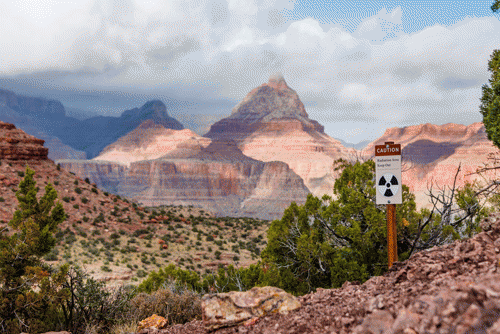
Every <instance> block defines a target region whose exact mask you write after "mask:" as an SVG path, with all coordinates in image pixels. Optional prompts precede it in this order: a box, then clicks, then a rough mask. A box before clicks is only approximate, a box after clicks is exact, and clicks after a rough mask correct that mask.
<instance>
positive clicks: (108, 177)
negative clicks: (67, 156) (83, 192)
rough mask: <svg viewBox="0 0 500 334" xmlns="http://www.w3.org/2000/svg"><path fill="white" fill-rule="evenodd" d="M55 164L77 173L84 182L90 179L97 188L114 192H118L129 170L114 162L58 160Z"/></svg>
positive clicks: (123, 165)
mask: <svg viewBox="0 0 500 334" xmlns="http://www.w3.org/2000/svg"><path fill="white" fill-rule="evenodd" d="M55 162H56V164H60V165H61V167H62V168H64V169H66V170H67V171H70V172H72V173H75V175H76V176H78V177H80V178H81V179H82V180H85V179H86V178H89V180H90V181H91V183H95V184H96V185H97V187H99V188H101V189H107V190H108V191H112V192H116V190H117V187H118V185H119V183H120V182H121V180H122V179H123V178H124V177H125V174H126V170H127V166H126V165H125V164H120V163H117V162H113V161H93V160H56V161H55Z"/></svg>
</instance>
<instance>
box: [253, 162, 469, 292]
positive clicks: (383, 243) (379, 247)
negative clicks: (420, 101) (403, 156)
mask: <svg viewBox="0 0 500 334" xmlns="http://www.w3.org/2000/svg"><path fill="white" fill-rule="evenodd" d="M335 163H336V169H337V170H342V172H341V175H340V176H339V178H338V179H337V180H336V181H335V184H334V195H335V197H336V198H335V199H334V198H332V197H331V196H327V195H325V196H323V197H322V198H321V199H320V198H318V197H315V196H313V195H309V196H308V197H307V200H306V202H305V204H304V205H297V204H295V203H292V204H291V205H290V207H289V208H287V209H286V210H285V212H284V214H283V217H282V218H281V219H280V220H275V221H273V222H272V223H271V226H270V228H269V230H268V235H267V237H268V244H267V247H266V248H265V250H264V251H263V252H262V259H263V261H264V262H265V263H266V264H267V265H268V266H269V270H270V272H271V273H272V274H267V275H264V276H263V277H262V279H261V283H263V284H269V285H274V286H279V287H281V288H283V289H285V290H287V291H290V292H294V293H296V294H303V293H307V292H309V291H311V290H312V289H314V288H317V287H323V288H331V287H340V286H341V285H342V284H343V283H344V282H345V281H361V282H363V281H365V280H367V279H368V278H369V277H371V276H377V275H381V274H383V273H384V272H386V271H387V269H388V263H387V228H386V224H387V221H386V211H385V210H386V206H385V205H377V204H376V201H375V197H376V193H375V191H376V189H375V175H374V174H375V163H374V162H373V160H368V161H366V162H363V163H361V162H359V161H357V162H356V163H354V164H351V163H347V162H346V161H343V160H338V161H336V162H335ZM402 192H403V193H402V199H403V201H402V204H399V205H397V206H396V229H397V248H398V255H399V256H398V260H399V261H404V260H406V259H408V258H409V257H410V256H411V255H412V253H413V252H415V251H419V250H423V249H427V248H431V247H433V246H439V245H443V244H445V243H448V242H451V241H453V240H455V239H459V238H460V237H461V236H460V234H459V229H460V223H459V222H457V221H454V222H452V221H450V222H449V223H446V222H447V220H443V219H442V217H441V216H442V214H441V213H442V212H445V211H444V210H437V209H436V207H437V205H438V203H436V204H435V205H434V207H433V209H432V210H428V209H422V210H420V211H417V209H416V203H415V195H414V194H412V193H411V192H410V190H409V188H408V187H407V186H406V185H404V184H403V185H402ZM459 194H460V196H459V206H460V207H464V208H465V207H467V208H470V207H471V206H470V205H469V204H470V203H473V201H472V200H471V198H470V197H471V194H470V192H468V191H465V192H464V191H462V192H459ZM454 198H455V196H453V195H452V197H451V200H454ZM473 204H474V203H473ZM444 205H445V206H446V207H448V206H449V205H450V202H446V203H444ZM440 212H441V213H440ZM446 212H448V211H446ZM477 214H478V212H477V211H473V212H472V211H471V212H470V213H467V215H464V216H462V218H465V219H473V218H474V215H477ZM445 223H446V224H445Z"/></svg>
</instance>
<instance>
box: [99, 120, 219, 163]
mask: <svg viewBox="0 0 500 334" xmlns="http://www.w3.org/2000/svg"><path fill="white" fill-rule="evenodd" d="M210 142H211V140H210V139H208V138H204V137H201V136H199V135H197V134H196V133H194V132H193V131H191V130H189V129H184V130H173V129H167V128H165V127H164V126H163V125H160V124H156V123H155V122H154V121H153V120H146V121H143V122H142V123H141V125H139V127H137V128H136V129H135V130H133V131H131V132H129V133H128V134H126V135H125V136H123V137H121V138H120V139H118V140H117V141H116V142H114V143H113V144H111V145H108V146H106V147H105V148H104V149H103V151H102V152H101V153H100V154H99V155H98V156H97V157H95V158H94V159H92V160H105V161H115V162H119V163H122V164H123V163H125V164H126V165H127V166H130V163H131V162H135V161H141V160H150V159H157V158H160V157H162V156H163V155H165V154H167V153H169V152H171V151H174V150H176V149H180V148H184V151H187V152H191V151H192V150H196V149H197V148H200V147H207V146H208V145H209V144H210Z"/></svg>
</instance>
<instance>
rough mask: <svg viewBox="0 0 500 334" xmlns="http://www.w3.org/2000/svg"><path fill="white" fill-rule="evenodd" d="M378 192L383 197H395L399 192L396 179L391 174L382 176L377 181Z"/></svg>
mask: <svg viewBox="0 0 500 334" xmlns="http://www.w3.org/2000/svg"><path fill="white" fill-rule="evenodd" d="M378 191H379V192H380V193H381V194H382V196H384V197H392V196H394V195H396V194H397V193H398V191H399V182H398V179H397V178H396V177H395V176H394V175H393V174H391V173H386V174H384V175H382V177H381V178H380V180H378Z"/></svg>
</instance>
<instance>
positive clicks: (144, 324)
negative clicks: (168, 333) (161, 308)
mask: <svg viewBox="0 0 500 334" xmlns="http://www.w3.org/2000/svg"><path fill="white" fill-rule="evenodd" d="M167 324H168V320H167V319H165V318H164V317H161V316H159V315H157V314H153V315H152V316H150V317H149V318H146V319H144V320H142V321H140V322H139V325H138V326H137V332H141V331H142V330H143V329H146V330H147V329H162V328H164V327H166V326H167Z"/></svg>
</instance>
